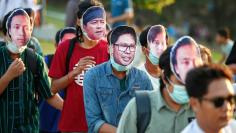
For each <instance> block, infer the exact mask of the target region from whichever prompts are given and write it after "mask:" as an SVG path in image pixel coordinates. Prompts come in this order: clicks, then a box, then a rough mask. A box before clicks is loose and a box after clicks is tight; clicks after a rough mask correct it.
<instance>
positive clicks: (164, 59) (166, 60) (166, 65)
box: [159, 46, 173, 92]
mask: <svg viewBox="0 0 236 133" xmlns="http://www.w3.org/2000/svg"><path fill="white" fill-rule="evenodd" d="M171 48H172V46H170V47H168V48H167V49H166V50H165V51H164V52H163V53H162V54H161V56H160V60H159V67H160V68H161V71H162V72H163V73H162V74H163V77H164V80H165V81H166V82H168V80H167V78H168V79H170V76H171V75H173V72H172V71H171V67H170V52H171ZM165 86H166V85H165V84H164V81H163V79H162V78H160V90H161V92H162V91H163V89H164V88H165Z"/></svg>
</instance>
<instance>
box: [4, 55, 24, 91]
mask: <svg viewBox="0 0 236 133" xmlns="http://www.w3.org/2000/svg"><path fill="white" fill-rule="evenodd" d="M24 71H25V65H24V63H23V61H22V60H21V59H20V58H16V59H15V60H14V61H13V62H12V63H11V65H10V66H9V68H8V69H7V71H6V73H5V74H4V75H3V76H2V77H1V78H0V95H1V94H2V93H3V92H4V90H5V89H6V88H7V86H8V84H9V83H10V82H11V81H12V80H13V79H14V78H15V77H18V76H20V75H21V74H22V73H23V72H24Z"/></svg>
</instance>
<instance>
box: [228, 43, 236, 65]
mask: <svg viewBox="0 0 236 133" xmlns="http://www.w3.org/2000/svg"><path fill="white" fill-rule="evenodd" d="M235 53H236V41H235V42H234V45H233V47H232V50H231V52H230V54H229V56H228V58H227V60H226V62H225V64H226V65H230V64H235V63H236V54H235Z"/></svg>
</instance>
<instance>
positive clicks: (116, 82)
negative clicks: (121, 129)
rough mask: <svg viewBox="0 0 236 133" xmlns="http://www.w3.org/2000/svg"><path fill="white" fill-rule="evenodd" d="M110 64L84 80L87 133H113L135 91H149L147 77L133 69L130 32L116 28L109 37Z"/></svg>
mask: <svg viewBox="0 0 236 133" xmlns="http://www.w3.org/2000/svg"><path fill="white" fill-rule="evenodd" d="M107 40H108V42H109V53H110V61H107V62H105V63H103V64H101V65H99V66H97V67H95V68H92V69H90V70H89V71H88V72H87V73H86V75H85V79H84V102H85V111H86V118H87V122H88V126H89V133H93V132H95V133H97V132H110V133H115V132H116V127H117V125H118V123H119V120H120V117H121V114H122V112H123V110H124V108H125V106H126V105H127V103H128V102H129V100H130V99H131V98H132V97H134V96H135V92H136V91H140V90H152V85H151V82H150V80H149V79H148V77H147V75H146V74H145V73H144V72H143V71H141V70H138V69H137V68H135V67H132V62H133V59H134V55H135V51H136V46H137V39H136V33H135V31H134V29H133V28H131V27H128V26H118V27H117V28H115V29H113V30H112V31H111V32H110V33H109V34H108V39H107Z"/></svg>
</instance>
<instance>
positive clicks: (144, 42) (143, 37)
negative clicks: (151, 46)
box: [139, 26, 169, 48]
mask: <svg viewBox="0 0 236 133" xmlns="http://www.w3.org/2000/svg"><path fill="white" fill-rule="evenodd" d="M150 28H151V26H149V27H147V28H146V29H144V30H143V31H142V32H141V34H140V35H139V42H140V44H141V46H142V47H145V48H147V40H148V39H151V40H152V41H153V39H154V38H155V37H156V35H157V34H159V33H161V32H165V34H166V45H168V44H169V43H168V34H167V32H166V29H164V31H163V28H162V27H161V26H159V27H156V28H157V29H158V30H152V31H151V32H152V33H151V35H152V36H151V37H149V38H147V34H148V32H149V30H150Z"/></svg>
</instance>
